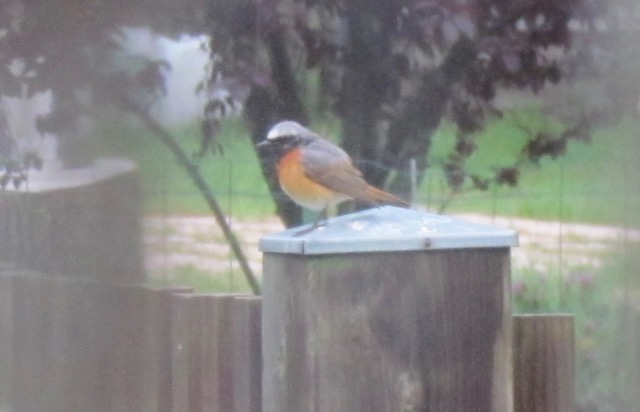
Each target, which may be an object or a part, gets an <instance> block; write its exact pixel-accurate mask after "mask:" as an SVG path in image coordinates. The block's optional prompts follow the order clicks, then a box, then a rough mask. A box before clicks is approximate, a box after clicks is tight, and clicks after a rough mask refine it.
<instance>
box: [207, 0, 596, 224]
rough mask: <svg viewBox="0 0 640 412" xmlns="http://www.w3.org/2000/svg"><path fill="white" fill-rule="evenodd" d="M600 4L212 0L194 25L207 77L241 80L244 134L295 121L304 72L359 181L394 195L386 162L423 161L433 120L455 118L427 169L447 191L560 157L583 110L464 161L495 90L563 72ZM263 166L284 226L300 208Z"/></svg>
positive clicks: (391, 165) (398, 178)
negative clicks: (446, 151) (515, 155)
mask: <svg viewBox="0 0 640 412" xmlns="http://www.w3.org/2000/svg"><path fill="white" fill-rule="evenodd" d="M603 15H605V10H604V8H603V5H602V2H595V1H590V0H569V1H562V2H558V1H547V0H515V1H499V0H494V1H483V0H428V1H424V0H405V1H395V0H350V1H336V0H316V1H312V0H308V1H291V0H289V1H284V0H266V1H262V2H254V1H250V0H239V1H236V0H234V1H231V0H217V1H212V2H210V4H209V14H208V16H207V19H206V22H207V31H208V33H209V34H210V35H211V51H212V56H213V57H214V59H213V71H212V81H214V82H215V81H217V80H219V79H220V78H233V79H236V81H238V82H242V83H245V84H248V85H250V88H251V89H250V90H251V92H250V94H249V97H248V100H247V101H246V110H245V114H246V118H247V119H248V122H249V124H250V126H251V130H252V135H253V139H254V141H256V142H257V141H259V140H261V139H263V138H264V135H265V133H266V130H267V129H268V127H269V126H270V125H272V124H273V123H274V122H275V121H277V120H279V119H284V118H287V119H294V120H298V121H300V122H303V123H304V122H307V121H308V120H309V110H308V109H309V108H308V107H305V104H304V103H303V101H304V98H303V95H304V93H303V92H302V90H303V89H304V87H305V86H306V85H305V80H306V79H307V78H308V77H307V76H306V74H307V73H309V72H311V71H313V70H317V71H318V72H319V78H320V83H321V84H320V89H321V91H322V94H323V102H324V105H323V106H322V107H324V108H325V109H326V108H328V109H330V110H331V111H332V112H333V114H335V115H336V116H337V117H338V118H339V119H340V120H341V124H342V134H341V144H342V146H343V147H344V148H345V149H346V150H347V151H348V152H349V153H350V154H351V155H352V157H353V158H355V159H357V160H358V162H359V166H360V168H361V169H362V170H363V172H364V174H365V177H366V179H367V180H368V181H369V182H370V183H372V184H374V185H377V186H386V187H387V188H388V189H389V190H391V191H393V192H395V193H397V194H399V195H401V196H406V195H407V193H408V192H409V189H410V181H409V178H408V177H407V176H408V173H391V172H392V171H394V170H396V171H401V172H405V171H408V170H409V165H410V162H411V161H412V160H411V159H415V162H416V163H415V164H417V170H418V175H417V177H418V180H420V179H422V178H423V176H424V173H425V171H426V170H427V168H428V167H429V166H434V165H428V164H427V160H426V159H427V158H428V156H427V155H428V154H429V150H430V147H431V139H432V136H433V134H434V131H435V130H436V129H437V128H438V126H439V125H440V123H441V122H442V120H443V119H445V118H446V119H449V120H450V121H452V122H453V123H454V124H455V126H456V130H457V132H456V136H457V144H456V145H455V150H454V151H453V152H452V153H451V155H450V156H449V157H448V159H447V160H446V161H445V162H443V163H442V164H440V165H437V166H439V167H441V168H442V169H443V171H444V173H445V176H446V178H447V182H448V184H449V186H450V187H451V189H452V190H453V191H455V190H457V189H459V188H461V187H462V186H463V185H464V184H465V183H468V182H470V183H471V184H472V185H473V186H474V187H476V188H478V189H487V188H488V187H489V186H490V185H492V184H506V185H516V184H517V182H518V177H519V172H520V167H521V166H522V165H523V164H525V163H528V162H537V161H539V159H540V158H542V157H545V156H549V157H557V156H559V155H561V154H563V153H564V151H565V149H566V146H567V142H568V141H569V140H571V139H582V140H588V139H589V135H588V131H589V124H588V122H586V121H585V120H586V119H587V116H586V115H584V113H583V114H582V115H580V116H578V115H576V116H574V117H575V118H574V119H569V120H568V121H567V119H563V120H565V123H566V129H565V130H564V131H561V132H559V133H556V134H551V133H537V132H532V133H531V136H530V141H529V142H528V143H527V144H526V145H525V146H524V147H523V148H522V155H521V157H520V158H519V159H517V160H516V161H515V162H514V163H513V164H511V165H508V166H502V167H499V168H497V169H496V170H495V174H494V175H493V176H486V175H482V176H481V175H474V174H471V173H469V172H467V171H466V170H465V160H466V159H467V158H468V157H469V156H470V155H471V154H473V153H474V152H475V150H476V148H477V145H476V143H475V142H474V139H473V136H474V134H475V133H476V132H478V131H480V130H482V129H483V127H484V126H485V122H486V121H487V119H488V118H491V117H494V116H501V113H500V111H499V110H497V109H496V108H495V107H494V106H493V102H494V99H495V96H496V93H497V92H498V91H499V90H501V89H509V88H512V89H518V90H529V91H531V92H532V93H537V92H539V91H540V90H542V89H543V88H544V87H545V85H547V84H549V83H557V82H558V81H560V79H561V78H563V77H565V76H567V75H568V74H571V71H572V68H575V62H576V61H577V59H576V57H577V56H580V57H582V58H583V59H582V60H579V61H581V62H584V58H585V57H586V56H589V55H591V52H592V50H588V49H586V47H585V45H586V44H589V45H590V46H592V45H593V43H594V40H593V39H590V40H589V41H588V42H587V41H585V38H586V37H587V36H591V34H592V33H593V32H594V31H595V29H594V27H595V26H594V23H593V22H594V19H595V18H596V17H602V16H603ZM576 37H580V39H581V41H580V42H576V40H575V39H576ZM578 45H579V46H580V47H582V49H580V52H579V53H577V52H576V47H577V46H578ZM581 64H584V63H581ZM322 107H321V109H317V108H315V110H316V111H317V110H320V111H321V110H322ZM576 113H577V112H576ZM320 114H321V113H320ZM263 167H264V173H265V176H266V178H267V181H268V182H269V184H270V188H271V190H272V193H273V194H274V199H275V200H276V204H277V208H278V212H279V214H280V215H281V217H282V218H283V220H284V221H285V222H286V223H287V224H288V225H292V224H296V223H298V222H299V221H300V211H299V209H298V208H297V207H296V206H295V205H293V204H292V203H291V202H290V201H289V200H288V199H287V198H286V197H285V196H283V195H282V194H281V192H280V190H279V188H278V185H277V182H276V181H275V179H274V176H273V164H272V162H270V161H269V159H264V163H263Z"/></svg>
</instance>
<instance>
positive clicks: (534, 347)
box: [513, 314, 575, 412]
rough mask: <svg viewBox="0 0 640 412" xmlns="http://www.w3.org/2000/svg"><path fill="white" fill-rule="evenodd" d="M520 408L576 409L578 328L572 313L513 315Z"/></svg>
mask: <svg viewBox="0 0 640 412" xmlns="http://www.w3.org/2000/svg"><path fill="white" fill-rule="evenodd" d="M513 352H514V372H513V377H514V378H513V379H514V381H513V386H514V409H515V411H516V412H573V411H574V410H575V330H574V318H573V316H570V315H561V314H554V315H515V316H514V317H513Z"/></svg>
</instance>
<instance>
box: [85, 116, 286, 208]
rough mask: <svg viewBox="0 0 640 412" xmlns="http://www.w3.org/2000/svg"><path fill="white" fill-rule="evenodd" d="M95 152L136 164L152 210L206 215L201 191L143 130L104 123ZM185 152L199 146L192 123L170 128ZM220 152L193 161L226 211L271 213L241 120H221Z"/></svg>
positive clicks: (147, 204) (164, 150)
mask: <svg viewBox="0 0 640 412" xmlns="http://www.w3.org/2000/svg"><path fill="white" fill-rule="evenodd" d="M100 130H101V131H100V133H101V134H102V135H103V137H104V138H102V139H99V140H100V141H99V143H98V144H99V145H100V147H99V148H98V149H97V151H98V152H99V153H101V154H102V155H106V156H126V157H131V158H133V159H134V160H136V161H137V162H138V163H139V165H140V170H141V172H142V180H143V190H144V194H145V197H144V207H145V212H146V213H151V214H156V213H157V214H167V213H169V214H210V213H211V212H210V210H209V208H208V206H207V205H206V203H205V202H204V200H203V198H202V196H201V195H200V193H199V192H198V191H197V190H196V189H195V187H194V186H193V183H192V182H191V181H190V179H189V178H188V176H187V174H186V173H185V171H184V170H182V168H180V167H179V165H178V164H177V163H176V162H175V160H174V159H173V157H172V156H171V154H170V153H169V152H168V151H167V149H166V148H165V147H164V146H161V145H158V144H157V142H156V140H155V138H154V137H153V136H152V135H151V134H150V133H149V132H148V131H146V130H144V129H140V128H137V127H135V126H132V125H130V124H126V123H123V122H119V123H112V122H109V123H105V124H103V126H102V127H101V128H100ZM172 132H173V133H174V134H175V135H176V136H177V137H178V138H177V140H178V141H179V142H180V144H181V145H182V146H183V147H184V149H185V151H186V152H187V153H196V151H197V150H198V149H199V140H198V139H199V135H198V133H199V132H198V129H197V126H196V125H185V126H182V127H176V128H173V129H172ZM218 141H219V142H220V143H221V144H222V146H223V153H219V154H217V155H214V156H207V157H205V158H203V159H202V160H197V159H196V158H195V156H194V162H197V163H198V164H199V167H200V170H201V172H202V174H203V176H204V178H205V179H206V181H207V183H208V184H210V185H211V188H212V190H213V192H214V194H215V195H216V196H217V198H218V200H219V202H220V205H221V206H222V208H223V209H224V211H225V213H227V214H229V215H233V216H236V217H257V216H265V215H269V214H272V213H273V211H274V207H273V201H272V200H271V197H270V195H269V191H268V189H267V186H266V184H265V182H264V179H263V177H262V172H261V171H260V167H259V164H258V160H257V158H256V155H255V150H254V149H253V147H252V146H251V145H252V143H251V141H250V140H249V137H248V133H247V132H246V130H245V129H244V127H243V126H242V124H241V123H240V121H239V120H233V119H229V120H227V121H225V122H223V127H222V129H221V131H220V135H219V136H218Z"/></svg>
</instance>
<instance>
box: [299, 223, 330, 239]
mask: <svg viewBox="0 0 640 412" xmlns="http://www.w3.org/2000/svg"><path fill="white" fill-rule="evenodd" d="M326 225H327V222H326V221H325V222H316V223H314V224H312V225H311V226H309V227H305V228H304V229H301V230H299V231H297V232H296V233H294V236H295V237H298V236H303V235H306V234H307V233H311V232H313V231H314V230H316V229H318V228H320V227H322V226H326Z"/></svg>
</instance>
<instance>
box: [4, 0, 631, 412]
mask: <svg viewBox="0 0 640 412" xmlns="http://www.w3.org/2000/svg"><path fill="white" fill-rule="evenodd" d="M639 22H640V4H637V2H635V1H631V0H614V1H607V2H605V1H597V0H573V1H566V2H549V1H542V0H540V1H511V2H503V1H472V0H457V1H453V0H441V1H436V0H433V1H418V0H407V1H402V2H397V1H391V0H375V1H370V0H353V1H350V2H342V1H334V0H332V1H328V0H327V1H325V0H318V1H298V0H261V1H253V0H240V1H233V0H136V1H131V2H117V3H112V2H99V1H90V2H87V1H84V0H82V1H80V0H48V1H44V0H7V1H4V2H3V3H2V4H1V5H0V96H1V100H0V185H1V186H2V191H1V192H0V236H1V237H0V264H3V265H7V266H9V265H10V266H11V267H13V268H14V269H12V270H18V271H20V270H37V271H44V272H51V273H54V274H56V275H72V276H87V277H89V278H91V279H93V280H100V281H115V282H124V283H135V284H148V285H154V286H162V287H167V286H177V285H184V286H189V287H192V288H194V289H195V290H197V291H202V292H251V291H254V292H255V291H256V290H257V287H256V286H259V281H260V276H261V253H260V252H259V251H258V248H257V243H258V240H259V238H260V237H261V236H262V235H264V234H267V233H273V232H276V231H279V230H282V229H284V228H285V227H288V226H294V225H297V224H300V223H301V222H303V221H308V220H310V219H314V218H315V216H314V215H312V214H309V215H308V214H307V213H306V212H303V211H302V210H300V209H299V208H298V207H297V206H295V205H293V204H292V203H291V202H290V201H289V200H288V199H287V198H286V196H284V195H283V194H282V192H281V191H280V189H279V187H278V185H277V182H276V181H275V179H274V176H273V167H274V159H269V158H265V157H261V156H260V154H259V153H257V152H256V149H255V143H256V142H258V141H260V140H262V139H264V137H265V136H266V131H267V130H268V128H269V127H270V126H271V125H272V124H274V123H275V122H276V121H278V120H281V119H292V120H296V121H299V122H301V123H304V124H307V125H309V127H311V128H312V129H313V130H315V131H317V132H318V133H320V134H322V135H324V136H326V137H328V138H329V139H331V140H334V141H335V142H336V143H339V144H340V145H341V146H342V147H344V148H345V150H347V151H348V152H349V153H350V154H351V156H352V157H353V158H354V159H355V161H356V163H357V165H358V166H359V168H360V169H361V170H362V171H363V172H364V175H365V177H366V179H367V180H368V181H369V182H370V183H372V184H374V185H376V186H378V187H383V188H385V189H386V190H389V191H391V192H393V193H395V194H397V195H398V196H401V197H403V198H406V199H410V200H411V201H412V203H413V204H414V207H415V208H417V209H421V210H425V211H428V212H432V213H444V214H451V215H456V216H460V217H462V218H465V219H468V220H476V221H481V222H487V223H490V224H494V225H497V226H507V227H513V228H515V229H516V230H518V232H519V234H520V240H521V246H520V247H519V248H516V249H514V250H513V280H512V283H513V304H514V311H515V312H518V313H531V312H534V313H545V312H567V313H571V314H573V315H574V316H575V319H576V328H577V329H576V331H577V335H576V351H577V376H578V388H577V402H578V410H579V411H634V410H640V406H638V405H640V393H638V391H637V387H638V385H640V277H639V276H638V273H637V268H638V267H639V264H640V261H639V260H640V258H639V254H638V253H637V252H638V246H639V244H640V214H639V213H638V210H640V193H639V191H638V187H640V167H639V166H638V159H639V158H640V141H639V139H638V136H637V128H638V124H639V120H640V119H639V113H638V111H639V110H640V78H639V77H638V73H639V70H640V44H639V43H638V41H637V39H638V38H639V37H638V36H639V35H640V33H639V32H638V23H639ZM87 205H89V206H87ZM356 207H357V206H356ZM87 209H88V210H87ZM346 210H347V209H345V210H342V211H341V212H344V211H346ZM76 254H79V255H76ZM89 272H91V273H89Z"/></svg>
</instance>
